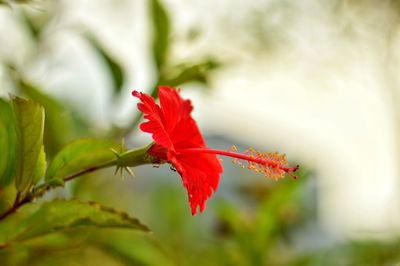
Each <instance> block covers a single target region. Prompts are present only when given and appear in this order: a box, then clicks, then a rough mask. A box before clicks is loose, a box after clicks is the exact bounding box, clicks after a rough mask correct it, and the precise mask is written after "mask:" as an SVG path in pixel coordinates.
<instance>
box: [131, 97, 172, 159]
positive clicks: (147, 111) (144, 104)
mask: <svg viewBox="0 0 400 266" xmlns="http://www.w3.org/2000/svg"><path fill="white" fill-rule="evenodd" d="M132 95H133V96H135V97H137V98H139V99H140V100H141V103H138V105H137V106H138V108H139V110H140V111H141V112H142V113H143V114H144V118H145V119H148V121H147V122H144V123H142V124H140V129H141V130H142V131H144V132H147V133H150V134H152V137H153V139H154V141H155V142H156V143H158V144H160V145H162V146H164V147H165V148H166V149H168V150H172V151H175V148H174V145H173V143H172V140H171V139H170V137H169V134H168V132H167V130H166V128H165V125H164V121H163V119H162V116H163V114H162V113H163V112H162V111H161V108H160V107H159V106H158V105H157V104H156V103H155V101H154V99H153V98H152V97H150V96H149V95H147V94H145V93H142V92H138V91H133V92H132Z"/></svg>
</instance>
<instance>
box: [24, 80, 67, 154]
mask: <svg viewBox="0 0 400 266" xmlns="http://www.w3.org/2000/svg"><path fill="white" fill-rule="evenodd" d="M17 82H18V85H19V88H20V89H21V91H22V92H23V93H24V94H25V95H26V96H28V97H29V98H30V99H32V100H34V101H36V102H38V103H40V104H41V105H43V107H44V109H45V114H46V121H45V128H44V144H45V148H46V153H47V154H48V155H50V157H52V156H54V155H55V153H56V152H58V151H59V150H60V149H61V148H62V147H63V146H64V145H65V143H66V139H67V138H68V136H69V135H70V134H69V132H70V127H71V119H70V117H69V116H67V115H66V113H67V110H66V109H65V108H64V106H63V105H62V104H61V103H60V102H58V101H57V100H56V99H54V98H53V97H51V96H49V95H47V94H45V93H43V92H42V91H41V90H40V89H39V88H37V87H36V86H33V85H32V84H30V83H28V82H26V81H24V80H21V79H18V81H17Z"/></svg>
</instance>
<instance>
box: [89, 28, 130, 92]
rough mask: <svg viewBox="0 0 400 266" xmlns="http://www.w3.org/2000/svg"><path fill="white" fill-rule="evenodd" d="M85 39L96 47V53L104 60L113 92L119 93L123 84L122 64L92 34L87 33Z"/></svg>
mask: <svg viewBox="0 0 400 266" xmlns="http://www.w3.org/2000/svg"><path fill="white" fill-rule="evenodd" d="M87 39H88V40H89V42H90V43H91V45H92V46H93V47H94V48H95V49H96V51H97V53H98V54H99V56H100V57H101V59H102V60H103V61H104V63H105V66H106V67H107V70H108V72H109V73H110V76H111V79H112V83H113V91H114V93H116V94H117V93H120V92H121V90H122V86H123V85H124V80H125V75H124V71H123V68H122V66H121V65H120V64H119V63H118V62H117V61H116V60H115V59H114V58H113V57H112V56H111V55H110V54H109V53H108V52H107V51H106V50H105V49H104V48H103V46H102V45H101V44H100V43H99V42H98V41H97V40H96V39H95V38H94V37H92V36H90V35H88V36H87Z"/></svg>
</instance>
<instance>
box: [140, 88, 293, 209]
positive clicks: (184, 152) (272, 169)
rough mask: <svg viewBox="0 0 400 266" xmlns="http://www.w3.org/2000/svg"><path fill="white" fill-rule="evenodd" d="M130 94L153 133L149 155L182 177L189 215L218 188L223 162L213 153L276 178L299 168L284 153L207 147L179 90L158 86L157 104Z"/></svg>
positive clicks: (187, 101) (149, 130)
mask: <svg viewBox="0 0 400 266" xmlns="http://www.w3.org/2000/svg"><path fill="white" fill-rule="evenodd" d="M132 95H133V96H135V97H137V98H139V99H140V101H141V102H140V103H138V108H139V110H140V111H141V112H142V113H143V114H144V118H145V119H147V121H146V122H143V123H142V124H141V125H140V129H141V130H142V131H144V132H147V133H150V134H152V137H153V140H154V144H153V145H152V146H151V148H150V149H149V152H148V153H149V155H150V156H152V157H154V158H155V159H156V161H158V162H159V163H164V162H168V163H170V164H172V165H173V166H174V168H175V169H176V170H177V171H178V173H179V174H180V176H181V177H182V181H183V185H184V186H185V188H186V189H187V192H188V197H189V203H190V207H191V209H192V215H195V214H196V213H197V208H198V207H200V211H201V212H202V211H203V210H204V208H205V203H206V201H207V199H208V198H209V197H210V196H211V195H212V193H213V192H214V191H215V190H216V189H217V187H218V183H219V178H220V175H221V173H222V171H223V169H222V165H221V163H220V161H219V159H218V158H217V156H216V154H219V155H224V156H229V157H233V158H235V160H234V162H235V163H238V164H240V165H241V166H242V167H243V168H244V164H243V163H241V162H240V161H239V160H244V161H247V163H248V165H247V168H248V169H251V170H254V171H256V172H260V173H263V174H265V175H267V176H269V177H272V178H275V179H278V178H280V177H283V176H284V174H285V173H288V174H290V175H292V176H294V175H293V174H292V173H293V172H295V171H296V170H297V169H298V166H296V167H288V166H287V162H286V160H285V158H284V156H281V155H279V154H277V153H260V152H257V151H255V150H253V149H249V150H247V151H246V153H245V154H240V153H237V152H235V151H236V149H235V150H234V151H223V150H214V149H210V148H208V147H207V145H206V142H205V141H204V138H203V136H202V135H201V133H200V130H199V128H198V127H197V124H196V122H195V121H194V119H193V118H192V117H191V115H190V113H191V112H192V109H193V107H192V104H191V102H190V100H184V99H182V98H181V96H180V95H179V92H178V90H176V89H173V88H170V87H167V86H160V87H159V92H158V97H159V99H160V105H158V104H156V102H155V101H154V99H153V98H152V97H151V96H149V95H147V94H145V93H142V92H138V91H133V92H132Z"/></svg>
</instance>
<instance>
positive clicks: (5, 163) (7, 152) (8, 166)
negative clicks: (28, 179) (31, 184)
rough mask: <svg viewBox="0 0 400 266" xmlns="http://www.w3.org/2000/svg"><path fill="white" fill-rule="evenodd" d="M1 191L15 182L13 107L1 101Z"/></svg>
mask: <svg viewBox="0 0 400 266" xmlns="http://www.w3.org/2000/svg"><path fill="white" fill-rule="evenodd" d="M0 151H1V156H0V189H1V188H2V187H4V186H7V185H8V184H10V183H11V181H12V180H13V177H14V176H13V171H14V165H15V164H14V157H15V130H14V122H13V114H12V109H11V105H10V103H9V102H6V101H4V100H2V99H0Z"/></svg>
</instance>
